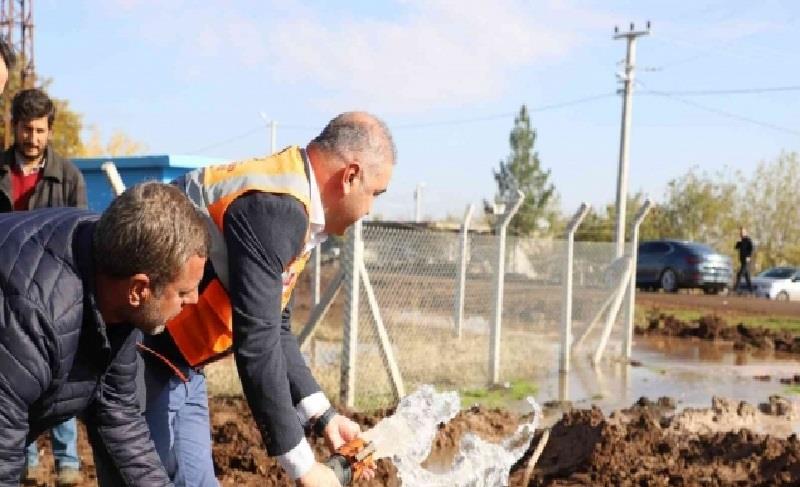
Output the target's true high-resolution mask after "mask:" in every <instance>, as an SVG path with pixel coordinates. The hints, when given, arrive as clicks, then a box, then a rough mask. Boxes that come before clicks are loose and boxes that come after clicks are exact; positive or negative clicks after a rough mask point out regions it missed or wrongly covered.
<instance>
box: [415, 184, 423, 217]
mask: <svg viewBox="0 0 800 487" xmlns="http://www.w3.org/2000/svg"><path fill="white" fill-rule="evenodd" d="M424 187H425V183H417V189H415V190H414V203H415V206H416V209H415V211H414V222H415V223H419V222H421V221H422V188H424Z"/></svg>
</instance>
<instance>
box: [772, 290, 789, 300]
mask: <svg viewBox="0 0 800 487" xmlns="http://www.w3.org/2000/svg"><path fill="white" fill-rule="evenodd" d="M775 299H776V300H777V301H789V293H787V292H786V291H781V292H779V293H778V295H777V296H775Z"/></svg>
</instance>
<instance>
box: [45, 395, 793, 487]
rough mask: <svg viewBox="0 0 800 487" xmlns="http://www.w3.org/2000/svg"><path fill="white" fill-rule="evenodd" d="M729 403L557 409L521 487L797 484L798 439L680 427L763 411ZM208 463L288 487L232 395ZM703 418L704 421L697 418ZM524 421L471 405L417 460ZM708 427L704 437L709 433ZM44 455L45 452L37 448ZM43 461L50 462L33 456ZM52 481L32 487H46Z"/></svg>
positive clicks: (386, 481) (514, 480) (447, 455)
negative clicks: (470, 435) (469, 436)
mask: <svg viewBox="0 0 800 487" xmlns="http://www.w3.org/2000/svg"><path fill="white" fill-rule="evenodd" d="M743 404H744V403H739V402H736V401H727V402H726V401H723V400H716V402H714V403H713V404H712V407H711V408H710V409H707V410H706V409H701V410H697V412H692V411H689V410H684V411H682V412H680V413H677V414H676V413H675V402H674V401H673V400H671V399H669V398H661V399H659V400H658V401H649V400H647V399H640V400H639V401H638V402H637V403H636V404H634V405H633V406H632V407H631V408H629V409H625V410H620V411H616V412H615V413H612V414H611V415H610V416H609V417H605V416H604V415H603V413H602V412H601V411H600V410H599V409H596V408H593V409H588V410H573V411H570V412H568V413H565V414H564V415H563V417H562V419H561V420H560V421H559V422H558V423H556V424H555V425H554V426H553V427H552V429H551V433H550V439H549V441H548V442H547V445H546V447H545V449H544V451H543V453H542V456H541V457H540V459H539V461H538V463H537V466H536V469H535V470H534V471H533V476H532V477H531V480H530V482H529V484H528V485H529V486H565V485H709V486H717V485H798V484H800V441H799V440H798V439H797V437H796V436H794V435H793V436H791V437H789V438H788V439H781V438H775V437H770V436H766V435H759V434H755V433H751V432H749V431H748V430H746V429H738V430H737V431H736V432H723V431H710V430H704V429H703V428H695V429H694V430H692V428H690V427H689V424H690V423H691V422H690V421H689V419H687V418H688V416H687V415H689V414H695V416H694V417H692V418H693V419H692V421H694V422H695V423H697V422H703V421H706V422H709V421H710V422H718V423H720V424H731V425H732V427H736V425H735V424H734V423H733V422H732V419H731V418H735V417H741V418H744V419H746V418H750V417H751V416H752V415H753V414H765V413H767V411H764V410H763V408H764V407H765V406H766V405H762V411H763V412H762V413H758V412H755V411H754V408H752V407H749V406H743ZM210 406H211V411H212V436H213V439H214V453H213V455H214V466H215V469H216V470H217V474H218V478H219V480H220V483H221V485H223V486H234V485H236V486H286V487H291V486H292V485H293V484H292V483H291V482H290V481H289V479H288V478H287V476H286V475H285V473H284V472H283V471H282V470H281V468H280V467H279V466H278V464H277V462H276V461H275V460H273V459H271V458H269V457H268V456H267V455H266V453H265V451H264V449H263V446H262V442H261V437H260V434H259V433H258V429H257V427H256V425H255V423H254V421H253V419H252V417H251V415H250V412H249V409H248V407H247V405H246V403H245V401H244V400H243V399H242V398H211V400H210ZM769 406H770V408H771V409H772V410H771V411H769V413H770V414H780V413H786V412H785V411H783V410H782V409H781V403H780V400H779V398H774V399H773V398H770V403H769ZM391 413H392V411H391V410H381V411H376V412H373V413H369V414H359V413H355V414H353V415H352V417H354V419H355V420H356V421H357V422H358V423H359V424H361V425H362V427H364V428H369V427H371V426H373V425H374V424H375V423H376V422H377V421H379V420H380V419H381V418H383V417H385V416H387V415H389V414H391ZM706 416H708V417H706ZM527 420H528V418H525V417H520V416H518V415H516V414H514V413H510V412H507V411H501V410H496V409H486V408H483V407H475V408H472V409H469V410H466V411H462V412H461V413H459V414H458V415H457V416H456V417H455V418H454V419H453V420H452V421H451V422H450V423H448V424H447V425H443V426H441V427H440V428H439V431H438V433H437V435H436V438H435V439H434V442H433V445H432V452H431V455H430V457H429V458H428V460H426V464H427V465H428V466H429V468H431V469H434V468H437V469H438V468H446V467H447V466H448V465H449V462H450V461H451V460H452V458H453V456H454V454H455V452H456V448H457V445H458V444H459V442H460V440H461V437H462V436H463V435H464V433H465V432H467V431H471V432H474V433H476V434H478V435H479V436H481V437H482V438H483V439H485V440H488V441H493V442H497V441H499V440H501V439H502V438H505V437H507V436H508V435H509V434H511V433H512V432H513V431H514V429H515V428H516V426H517V425H518V424H520V422H522V421H527ZM709 431H710V432H709ZM85 438H86V436H85V434H84V431H83V429H82V427H81V434H80V442H79V443H80V445H79V448H80V451H81V454H82V458H83V460H84V466H83V468H84V472H85V474H86V481H85V482H84V483H83V484H82V485H83V486H86V487H88V486H93V485H96V481H95V480H94V476H93V472H94V467H93V465H92V462H91V454H90V453H89V451H90V450H89V447H88V444H87V443H86V439H85ZM311 443H312V447H313V448H314V450H315V453H316V454H317V457H318V458H325V457H327V456H328V455H329V452H328V450H327V448H326V447H325V445H324V444H323V442H322V440H321V439H316V438H312V440H311ZM537 444H538V435H537V438H536V439H535V440H534V441H533V443H532V446H531V448H530V449H529V451H528V452H527V453H526V454H525V456H523V458H522V459H521V460H520V461H519V462H518V464H517V465H516V466H515V467H514V468H513V469H512V472H511V478H510V479H509V485H510V486H515V487H520V486H522V484H523V479H524V477H525V469H526V467H527V462H528V459H529V457H530V455H531V454H532V450H533V447H534V446H535V445H537ZM47 449H48V450H49V446H48V447H47ZM43 461H44V462H47V463H48V464H49V465H52V457H50V455H49V453H48V455H46V456H45V458H43ZM53 480H54V479H53V478H52V475H50V476H47V478H44V479H42V481H41V482H40V483H39V484H37V485H40V486H45V485H53V484H54V482H53ZM358 485H359V486H364V487H377V486H399V485H400V484H399V480H398V478H397V470H396V469H395V467H394V466H393V465H392V463H391V461H389V460H380V461H379V462H378V476H377V478H376V479H374V480H372V481H370V482H364V483H359V484H358Z"/></svg>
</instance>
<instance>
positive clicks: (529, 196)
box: [494, 105, 556, 235]
mask: <svg viewBox="0 0 800 487" xmlns="http://www.w3.org/2000/svg"><path fill="white" fill-rule="evenodd" d="M535 143H536V131H535V130H534V129H533V128H531V121H530V117H529V116H528V108H527V107H526V106H525V105H522V108H520V111H519V115H517V117H516V118H515V119H514V128H513V129H512V130H511V134H510V135H509V144H510V146H511V153H510V154H509V155H508V157H507V158H506V160H505V161H500V167H499V168H498V169H497V170H495V171H494V179H495V182H496V183H497V194H496V195H495V202H497V203H504V204H506V205H512V204H514V203H515V202H516V199H517V190H521V191H522V192H523V193H525V199H524V201H523V203H522V206H521V207H520V209H519V211H518V212H517V214H516V215H515V216H514V218H513V219H512V220H511V223H510V224H509V231H510V232H511V233H512V234H514V235H530V234H531V233H533V232H534V231H535V230H536V229H537V228H539V226H540V225H541V222H542V220H545V221H547V223H548V226H549V227H550V228H552V226H553V223H554V222H555V219H556V212H555V211H554V209H553V205H552V203H553V201H554V199H555V188H554V187H553V185H552V184H550V183H549V182H548V180H549V179H550V170H549V169H548V170H546V171H545V170H543V169H542V166H541V162H540V161H539V154H538V153H537V152H535V151H534V144H535Z"/></svg>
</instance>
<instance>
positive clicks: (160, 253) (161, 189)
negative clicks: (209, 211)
mask: <svg viewBox="0 0 800 487" xmlns="http://www.w3.org/2000/svg"><path fill="white" fill-rule="evenodd" d="M209 247H210V237H209V234H208V229H207V226H206V221H205V219H204V218H203V216H202V215H201V214H200V212H199V211H198V210H197V208H195V206H194V205H193V204H192V203H191V202H190V201H189V198H187V197H186V195H185V194H183V192H182V191H181V190H180V189H178V188H176V187H175V186H173V185H171V184H164V183H159V182H156V181H148V182H144V183H139V184H137V185H136V186H133V187H131V188H128V190H126V191H125V192H124V193H122V194H121V195H120V196H117V197H116V198H115V199H114V200H113V201H112V202H111V205H110V206H109V207H108V208H107V209H106V211H104V212H103V215H102V216H101V217H100V220H99V221H98V222H97V226H96V227H95V230H94V255H95V263H96V265H97V270H98V271H100V272H101V273H103V274H105V275H106V276H109V277H112V278H116V279H123V278H127V277H131V276H133V275H134V274H138V273H143V274H146V275H147V276H148V277H149V278H150V282H151V284H152V286H153V288H154V292H155V293H156V295H158V293H159V292H160V291H159V290H160V289H161V288H162V287H163V286H164V285H166V284H169V283H170V282H173V281H174V280H175V279H176V278H177V277H178V275H179V274H180V271H181V269H182V268H183V266H184V265H185V264H186V261H187V260H189V258H190V257H193V256H195V255H199V256H200V257H207V256H208V249H209Z"/></svg>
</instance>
